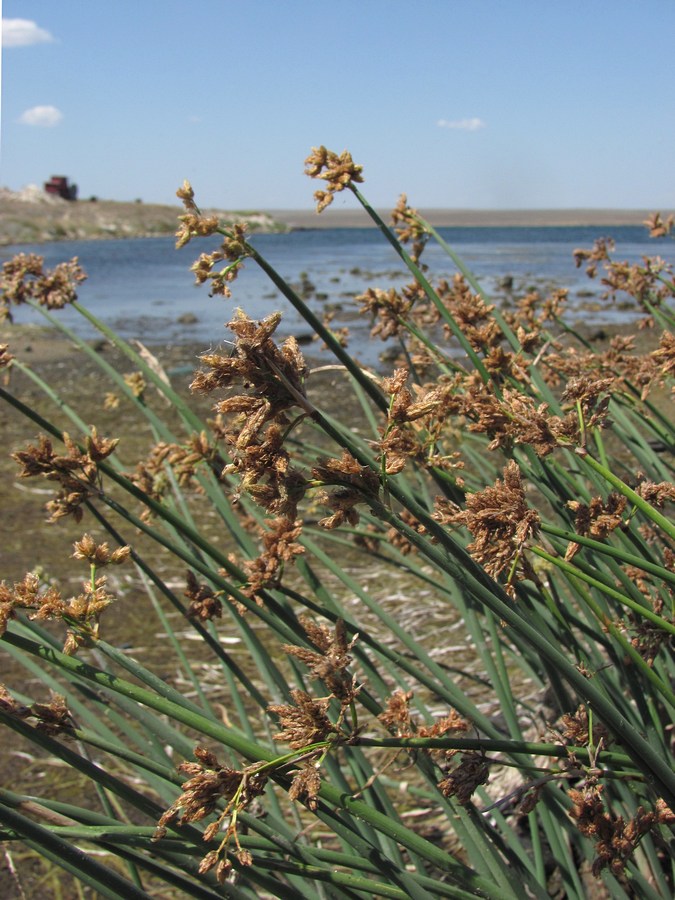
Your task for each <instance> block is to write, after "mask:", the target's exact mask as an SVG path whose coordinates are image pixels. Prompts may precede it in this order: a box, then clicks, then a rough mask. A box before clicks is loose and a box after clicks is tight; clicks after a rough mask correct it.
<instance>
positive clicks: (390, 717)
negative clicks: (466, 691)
mask: <svg viewBox="0 0 675 900" xmlns="http://www.w3.org/2000/svg"><path fill="white" fill-rule="evenodd" d="M412 698H413V693H412V691H406V692H404V691H401V690H396V691H394V692H393V693H392V694H390V696H389V698H388V699H387V706H386V709H385V710H384V712H381V713H380V714H379V716H378V717H377V718H378V719H379V720H380V722H382V724H383V725H384V726H385V728H387V730H388V731H390V732H392V733H393V734H395V735H396V736H397V737H404V738H406V737H429V738H431V737H443V735H446V734H449V733H450V732H451V731H452V732H465V731H468V729H469V723H468V722H467V721H466V720H465V719H463V718H462V717H461V716H460V715H459V713H458V712H457V711H456V710H454V709H453V710H452V711H451V712H450V714H449V715H447V716H443V718H441V719H438V720H437V721H435V722H434V723H433V725H420V724H419V723H417V722H415V721H414V719H413V718H412V715H411V714H410V701H411V700H412ZM454 753H455V751H454V750H451V751H444V755H445V756H446V757H447V756H449V755H452V754H454Z"/></svg>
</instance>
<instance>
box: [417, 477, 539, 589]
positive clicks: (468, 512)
mask: <svg viewBox="0 0 675 900" xmlns="http://www.w3.org/2000/svg"><path fill="white" fill-rule="evenodd" d="M503 475H504V479H503V480H500V479H497V481H496V482H495V484H494V485H491V486H489V487H486V488H485V489H484V490H482V491H478V492H477V493H475V494H468V495H467V498H466V508H465V509H460V508H459V507H458V506H457V505H456V504H454V503H452V502H450V501H448V500H445V499H444V498H438V499H437V500H436V513H435V514H434V518H435V519H437V520H438V521H439V522H441V523H442V524H443V525H463V526H465V527H466V528H467V529H468V530H469V531H470V532H471V534H472V535H473V540H472V542H471V543H470V544H469V545H468V546H467V550H468V551H469V553H470V554H471V555H472V556H473V558H474V559H475V560H476V562H478V563H480V565H482V566H483V568H484V569H485V571H486V572H487V573H488V575H490V576H491V577H492V578H494V579H495V580H497V579H499V577H500V576H501V575H502V574H503V573H504V572H507V573H508V577H507V582H506V585H505V587H506V590H507V592H508V593H510V594H512V595H513V594H515V582H516V581H518V580H519V579H522V578H531V577H532V576H533V572H532V569H531V566H530V564H529V562H528V561H527V558H526V557H525V550H526V549H527V544H528V542H529V541H530V540H531V538H532V537H534V536H535V535H536V534H537V532H538V530H539V523H540V517H539V513H538V512H537V511H536V510H535V509H530V507H529V506H528V505H527V502H526V499H525V488H524V485H523V479H522V475H521V472H520V469H519V468H518V464H517V463H516V462H515V461H514V460H509V462H508V463H507V464H506V466H505V467H504V470H503Z"/></svg>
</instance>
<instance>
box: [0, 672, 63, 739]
mask: <svg viewBox="0 0 675 900" xmlns="http://www.w3.org/2000/svg"><path fill="white" fill-rule="evenodd" d="M51 696H52V699H51V702H50V703H32V704H31V705H30V706H24V705H23V704H21V703H19V702H18V701H17V700H16V699H15V698H14V697H13V696H12V695H11V694H10V692H9V691H8V690H7V688H6V687H5V685H4V684H0V709H1V710H2V711H3V712H4V713H6V714H7V715H9V716H14V717H15V718H17V719H22V720H24V721H25V720H28V719H33V720H34V724H35V727H36V729H37V730H38V731H41V732H42V733H43V734H48V735H49V736H50V737H54V736H55V735H63V736H64V737H70V736H72V732H73V718H72V715H71V712H70V710H69V709H68V707H67V706H66V701H65V698H64V697H61V696H60V695H59V694H55V693H54V692H53V691H52V692H51ZM31 724H33V722H31Z"/></svg>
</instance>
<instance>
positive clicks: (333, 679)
mask: <svg viewBox="0 0 675 900" xmlns="http://www.w3.org/2000/svg"><path fill="white" fill-rule="evenodd" d="M300 624H301V625H302V627H303V629H304V631H305V634H306V635H307V637H308V638H309V639H310V641H311V642H312V643H313V644H314V646H315V647H316V648H317V649H318V651H319V652H317V651H316V650H310V649H309V648H308V647H296V646H295V645H292V644H284V647H283V649H284V650H285V651H286V653H288V654H290V655H291V656H294V657H295V658H296V659H300V660H302V662H304V663H305V665H306V666H307V668H308V669H309V671H310V672H311V674H312V675H313V676H314V677H315V678H318V679H320V680H321V681H323V683H324V684H325V685H326V687H327V688H328V690H329V691H330V692H331V695H332V696H333V697H336V698H337V699H338V700H339V701H340V702H341V703H342V704H345V703H351V702H352V700H353V699H354V697H355V696H356V692H357V688H356V683H355V681H354V678H353V676H352V675H350V674H349V672H348V671H347V669H348V667H349V664H350V663H351V661H352V659H351V656H350V655H349V651H350V650H351V649H352V647H353V646H354V644H355V643H356V637H354V638H352V640H351V641H348V640H347V632H346V629H345V623H344V621H343V620H342V619H338V620H337V622H336V623H335V630H334V632H333V633H331V631H330V629H329V628H328V627H327V626H326V625H317V624H316V622H313V621H312V619H310V618H309V617H308V616H300Z"/></svg>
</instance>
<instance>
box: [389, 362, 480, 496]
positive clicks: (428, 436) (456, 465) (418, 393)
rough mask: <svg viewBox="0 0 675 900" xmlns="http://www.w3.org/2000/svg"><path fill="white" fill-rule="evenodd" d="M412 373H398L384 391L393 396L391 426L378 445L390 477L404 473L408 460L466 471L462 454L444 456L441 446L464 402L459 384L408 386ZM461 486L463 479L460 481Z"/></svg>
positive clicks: (443, 383) (390, 409)
mask: <svg viewBox="0 0 675 900" xmlns="http://www.w3.org/2000/svg"><path fill="white" fill-rule="evenodd" d="M407 380H408V370H407V369H405V368H400V369H396V370H395V371H394V373H393V375H392V376H391V377H390V378H383V379H382V389H383V391H384V392H385V393H386V394H389V396H390V402H389V409H388V413H387V423H386V425H385V426H384V428H383V429H382V438H381V440H380V441H378V442H377V443H376V447H377V449H379V451H380V456H381V461H382V466H383V470H384V472H385V473H386V474H387V475H395V474H397V473H398V472H401V471H402V470H403V468H404V467H405V465H406V462H407V460H409V459H415V460H417V462H418V463H421V464H424V465H429V466H433V467H434V468H437V469H442V470H444V471H447V472H451V471H452V472H456V470H457V469H461V468H463V463H462V462H461V461H460V460H459V458H458V457H459V454H458V453H451V454H447V453H440V452H439V451H438V442H439V439H440V437H441V434H442V431H443V427H444V425H445V423H446V421H447V420H448V418H449V416H450V415H451V414H452V413H453V412H457V410H458V409H459V408H460V404H461V401H460V400H459V399H458V398H457V397H456V396H455V391H456V386H457V382H456V381H455V380H447V379H439V381H438V382H437V383H436V384H430V385H424V386H420V385H417V384H415V385H413V391H414V395H413V392H412V391H411V390H410V389H409V388H408V387H407V386H406V382H407ZM456 481H457V483H459V484H461V479H456Z"/></svg>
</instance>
